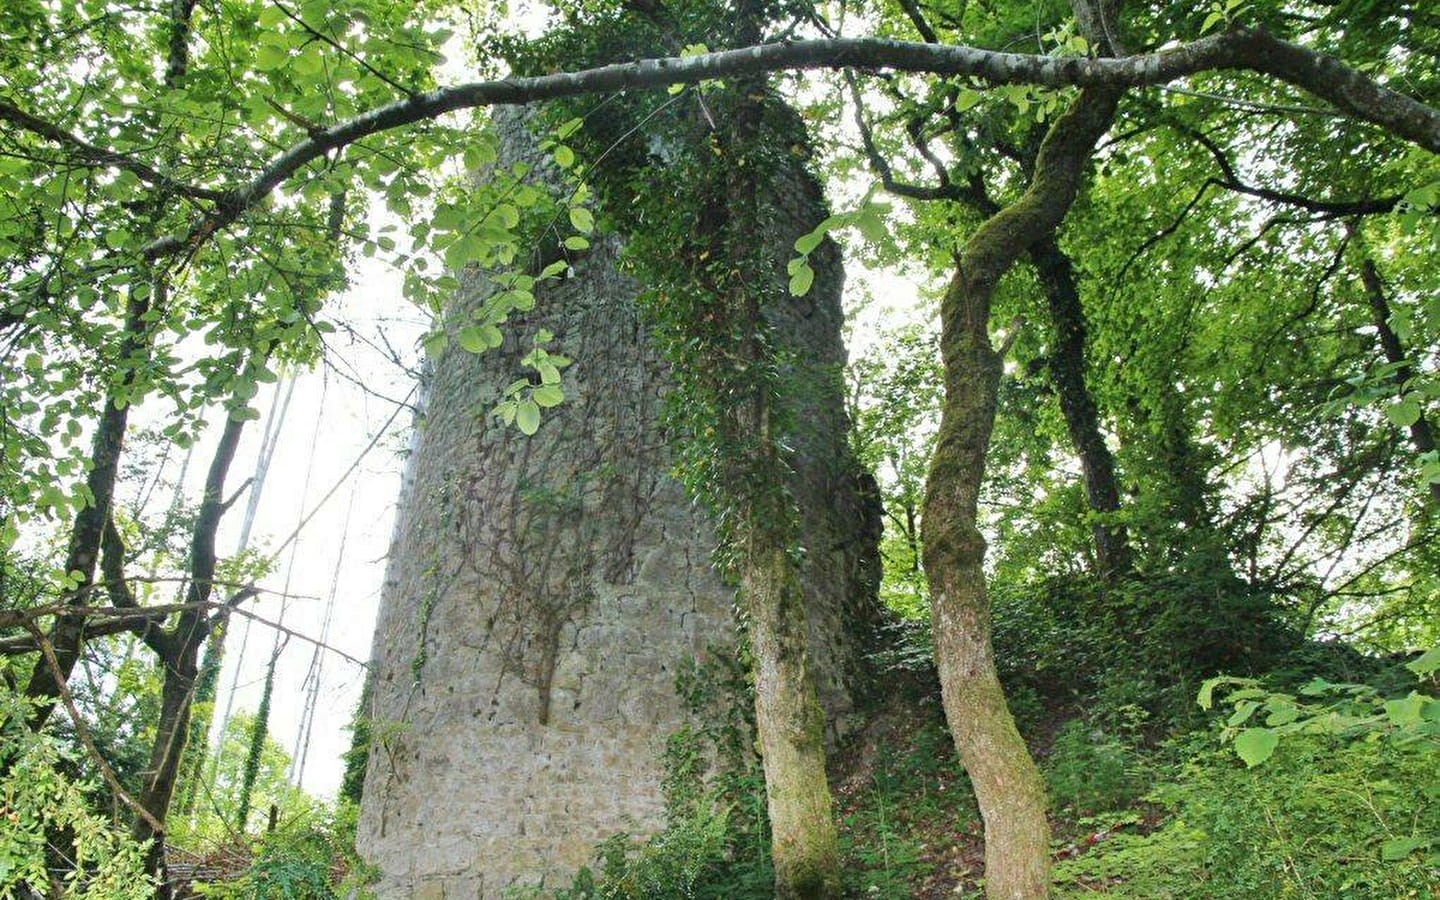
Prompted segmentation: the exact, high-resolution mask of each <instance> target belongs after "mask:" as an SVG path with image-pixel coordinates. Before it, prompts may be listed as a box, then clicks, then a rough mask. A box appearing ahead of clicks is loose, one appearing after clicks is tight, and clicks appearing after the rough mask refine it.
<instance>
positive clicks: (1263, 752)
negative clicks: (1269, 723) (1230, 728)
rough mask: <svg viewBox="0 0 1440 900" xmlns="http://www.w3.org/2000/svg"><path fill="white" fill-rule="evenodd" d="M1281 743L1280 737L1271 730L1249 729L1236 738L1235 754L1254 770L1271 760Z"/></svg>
mask: <svg viewBox="0 0 1440 900" xmlns="http://www.w3.org/2000/svg"><path fill="white" fill-rule="evenodd" d="M1279 743H1280V736H1279V735H1277V734H1276V733H1275V732H1274V731H1271V730H1270V729H1269V728H1247V729H1245V730H1244V731H1242V732H1240V734H1238V735H1237V736H1236V737H1235V752H1236V753H1238V754H1239V755H1240V758H1241V759H1243V760H1245V765H1246V766H1248V767H1250V768H1252V769H1253V768H1254V767H1255V766H1258V765H1260V764H1261V763H1263V762H1264V761H1265V760H1267V759H1269V758H1270V755H1271V754H1273V753H1274V752H1275V747H1276V746H1278V745H1279Z"/></svg>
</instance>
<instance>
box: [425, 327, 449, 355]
mask: <svg viewBox="0 0 1440 900" xmlns="http://www.w3.org/2000/svg"><path fill="white" fill-rule="evenodd" d="M447 343H449V338H448V337H447V336H446V334H445V332H444V331H432V332H430V333H429V334H427V335H425V337H423V338H421V339H420V345H421V346H422V347H424V348H425V355H427V356H439V355H440V354H441V353H442V352H443V351H444V350H445V345H446V344H447Z"/></svg>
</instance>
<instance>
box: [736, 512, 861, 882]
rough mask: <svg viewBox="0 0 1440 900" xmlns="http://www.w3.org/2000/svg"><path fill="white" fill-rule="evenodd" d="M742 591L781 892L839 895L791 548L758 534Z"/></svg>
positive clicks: (820, 735)
mask: <svg viewBox="0 0 1440 900" xmlns="http://www.w3.org/2000/svg"><path fill="white" fill-rule="evenodd" d="M740 589H741V591H742V594H743V596H744V600H745V611H746V613H747V616H748V619H749V622H748V624H749V636H750V650H751V655H752V657H753V659H754V664H753V665H754V675H755V724H756V731H757V732H758V734H759V741H760V752H761V754H762V758H763V761H764V767H765V795H766V800H767V804H768V806H769V812H770V828H771V851H772V856H773V859H774V863H775V896H777V897H781V898H826V897H839V896H840V856H839V850H838V845H837V842H836V832H835V818H834V813H833V810H832V806H831V798H830V787H829V785H828V784H827V783H826V781H825V727H824V713H823V712H822V711H821V709H820V702H819V700H818V699H817V698H816V694H815V682H814V678H813V676H812V674H811V672H810V665H809V659H808V653H807V651H806V644H807V638H806V635H807V624H806V619H805V594H804V590H803V589H802V587H801V585H800V574H799V572H798V571H797V569H796V565H795V562H794V560H793V559H791V557H790V554H789V552H788V548H787V547H786V546H785V545H784V544H781V543H779V542H777V541H775V540H774V539H773V538H767V537H765V536H764V535H760V534H757V535H754V536H752V538H751V539H750V541H749V542H748V546H747V547H746V548H745V551H744V562H743V563H741V581H740Z"/></svg>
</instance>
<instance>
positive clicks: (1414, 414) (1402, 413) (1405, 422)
mask: <svg viewBox="0 0 1440 900" xmlns="http://www.w3.org/2000/svg"><path fill="white" fill-rule="evenodd" d="M1385 417H1386V418H1388V419H1389V420H1390V421H1391V422H1394V423H1395V424H1396V425H1398V426H1400V427H1401V428H1409V427H1410V426H1411V425H1414V424H1415V423H1416V422H1418V421H1419V420H1420V404H1419V403H1418V402H1417V401H1416V400H1415V398H1414V397H1403V398H1401V399H1400V400H1397V401H1395V402H1394V403H1392V404H1390V405H1389V406H1387V407H1385Z"/></svg>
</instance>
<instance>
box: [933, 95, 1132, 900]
mask: <svg viewBox="0 0 1440 900" xmlns="http://www.w3.org/2000/svg"><path fill="white" fill-rule="evenodd" d="M1118 99H1119V92H1118V91H1115V90H1111V89H1087V90H1086V91H1084V92H1082V93H1081V95H1080V96H1079V98H1077V100H1076V101H1075V103H1074V104H1073V105H1072V106H1071V108H1070V109H1069V110H1068V111H1067V112H1066V113H1065V114H1064V115H1063V116H1061V117H1060V118H1059V119H1058V120H1057V121H1056V123H1055V125H1054V126H1053V127H1052V128H1051V129H1050V132H1049V134H1048V135H1047V136H1046V138H1045V141H1044V143H1043V144H1042V146H1041V150H1040V155H1039V157H1038V159H1037V161H1036V166H1035V175H1034V178H1033V179H1032V182H1031V185H1030V187H1029V189H1028V190H1027V191H1026V193H1025V194H1024V195H1023V196H1022V197H1021V198H1020V200H1018V201H1017V202H1016V203H1015V204H1013V205H1011V206H1009V207H1007V208H1006V209H1004V210H1002V211H1001V212H1000V213H998V214H997V215H995V216H993V217H992V218H990V219H989V220H987V221H986V222H985V224H984V225H982V226H981V227H980V229H979V230H978V231H976V233H975V234H974V235H973V236H972V237H971V238H970V240H969V241H967V242H966V244H965V247H964V249H963V251H962V252H961V254H960V259H959V262H958V268H957V271H956V273H955V276H954V278H953V279H952V280H951V282H950V286H949V288H948V289H947V291H946V293H945V296H944V298H943V300H942V302H941V309H940V315H941V339H940V340H941V353H942V356H943V360H944V366H945V400H944V405H943V407H942V411H941V420H940V432H939V435H938V439H937V443H936V448H935V455H934V458H933V460H932V463H931V468H930V474H929V478H928V482H927V486H926V501H925V515H924V522H923V528H924V542H925V570H926V574H927V577H928V579H929V581H930V592H931V613H932V628H933V630H934V634H935V658H936V665H937V667H938V668H939V672H940V685H941V691H942V695H943V698H944V704H945V717H946V720H947V721H948V722H949V724H950V729H951V733H952V735H953V736H954V739H955V744H956V748H957V750H958V752H959V755H960V759H961V762H962V763H963V764H964V766H965V769H966V771H967V772H968V773H969V776H970V780H971V783H972V785H973V787H974V790H975V796H976V800H977V801H978V802H979V805H980V812H981V816H982V818H983V819H984V821H985V873H986V874H985V877H986V893H987V896H989V897H991V898H996V900H1001V898H1003V900H1034V898H1042V897H1044V896H1046V894H1047V893H1048V891H1049V886H1050V875H1049V872H1050V850H1049V836H1050V831H1049V826H1048V823H1047V821H1046V818H1045V807H1046V801H1045V788H1044V782H1043V781H1042V780H1041V777H1040V772H1039V770H1038V769H1037V768H1036V766H1035V763H1034V761H1033V760H1032V759H1031V758H1030V754H1029V752H1028V750H1027V749H1026V747H1025V743H1024V741H1023V740H1022V739H1021V737H1020V733H1019V731H1018V730H1017V729H1016V727H1015V721H1014V719H1013V718H1012V717H1011V715H1010V712H1009V709H1008V708H1007V706H1006V704H1005V697H1004V693H1003V691H1002V689H1001V687H1000V681H999V677H998V676H997V674H996V671H995V659H994V650H993V648H992V646H991V642H990V631H991V627H990V603H989V598H988V596H987V593H986V586H985V572H984V560H985V539H984V537H983V536H982V535H981V533H980V529H979V522H978V512H979V495H980V488H981V484H982V481H983V479H984V473H985V459H986V455H987V453H988V450H989V444H990V435H991V432H992V430H993V428H994V423H995V408H996V395H997V391H998V388H999V381H1000V373H1001V360H1000V356H999V354H998V353H996V352H995V350H994V348H993V347H992V346H991V344H990V337H989V319H990V302H991V298H992V296H993V294H994V291H995V288H996V286H997V284H998V283H999V281H1000V278H1001V277H1002V276H1003V275H1004V274H1005V273H1006V272H1007V271H1008V270H1009V269H1010V268H1011V267H1012V266H1013V265H1014V263H1015V262H1016V260H1017V259H1018V258H1019V256H1020V255H1021V254H1023V253H1025V252H1026V251H1027V250H1028V249H1029V248H1030V247H1031V246H1033V245H1034V244H1036V243H1037V242H1039V241H1043V240H1046V239H1048V238H1051V237H1052V236H1053V234H1054V231H1055V229H1056V228H1057V227H1058V226H1059V224H1060V222H1061V221H1062V220H1063V219H1064V216H1065V214H1066V212H1068V210H1069V208H1070V206H1071V204H1072V203H1073V202H1074V199H1075V195H1076V193H1077V191H1078V189H1079V184H1080V180H1081V176H1082V173H1083V170H1084V166H1085V163H1086V161H1087V160H1088V158H1089V156H1090V153H1091V152H1092V150H1093V148H1094V145H1095V142H1096V141H1097V140H1098V139H1099V138H1100V136H1101V135H1103V134H1104V133H1105V131H1106V130H1107V129H1108V128H1109V125H1110V122H1111V121H1112V119H1113V117H1114V114H1115V108H1116V104H1117V102H1118Z"/></svg>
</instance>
